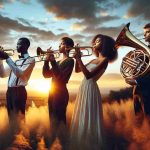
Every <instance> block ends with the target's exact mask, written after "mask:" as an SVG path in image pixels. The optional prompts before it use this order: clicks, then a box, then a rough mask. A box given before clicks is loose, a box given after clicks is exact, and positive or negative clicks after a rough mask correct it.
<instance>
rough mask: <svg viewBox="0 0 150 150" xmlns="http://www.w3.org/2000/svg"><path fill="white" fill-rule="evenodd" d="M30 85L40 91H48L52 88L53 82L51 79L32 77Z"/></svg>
mask: <svg viewBox="0 0 150 150" xmlns="http://www.w3.org/2000/svg"><path fill="white" fill-rule="evenodd" d="M29 86H30V87H31V89H32V90H35V91H37V92H40V93H44V94H46V93H48V92H49V89H50V88H51V82H49V80H45V79H44V80H42V79H41V80H40V79H32V80H30V81H29Z"/></svg>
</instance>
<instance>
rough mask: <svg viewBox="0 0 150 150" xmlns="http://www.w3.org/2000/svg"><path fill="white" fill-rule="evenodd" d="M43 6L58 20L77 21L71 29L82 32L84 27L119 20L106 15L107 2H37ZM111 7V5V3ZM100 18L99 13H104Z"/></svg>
mask: <svg viewBox="0 0 150 150" xmlns="http://www.w3.org/2000/svg"><path fill="white" fill-rule="evenodd" d="M39 2H40V3H42V4H43V5H44V7H45V8H46V10H47V11H48V12H50V13H53V14H55V17H56V18H59V19H66V20H68V19H79V20H80V22H79V21H78V22H76V23H75V24H74V25H73V26H72V29H77V30H79V29H80V30H82V29H83V28H85V27H86V26H96V25H99V24H102V23H104V22H107V21H112V20H115V19H119V17H118V16H110V15H106V13H107V11H106V10H108V8H107V7H108V5H109V4H110V3H111V2H109V1H108V0H105V1H104V0H88V1H86V0H82V1H80V2H78V1H76V0H71V1H65V0H51V1H48V0H43V1H39ZM111 6H113V4H112V3H111ZM104 11H105V15H103V14H102V16H100V12H104Z"/></svg>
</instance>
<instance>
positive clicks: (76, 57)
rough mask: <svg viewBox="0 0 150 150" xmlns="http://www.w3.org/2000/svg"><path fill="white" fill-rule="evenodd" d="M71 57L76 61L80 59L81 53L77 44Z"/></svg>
mask: <svg viewBox="0 0 150 150" xmlns="http://www.w3.org/2000/svg"><path fill="white" fill-rule="evenodd" d="M73 57H74V58H75V59H76V60H78V59H81V52H80V48H79V44H77V45H76V46H75V53H74V55H73Z"/></svg>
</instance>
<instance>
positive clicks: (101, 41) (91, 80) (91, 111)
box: [71, 34, 117, 150]
mask: <svg viewBox="0 0 150 150" xmlns="http://www.w3.org/2000/svg"><path fill="white" fill-rule="evenodd" d="M92 44H93V53H94V54H95V55H96V59H94V60H92V61H90V62H89V63H88V64H87V65H84V64H83V62H82V60H81V56H80V52H79V50H78V52H76V54H75V55H74V57H75V59H76V68H75V70H76V72H80V71H82V73H83V74H84V76H85V77H84V79H83V81H82V83H81V85H80V88H79V91H78V94H77V98H76V102H75V108H74V113H73V116H72V121H71V149H72V150H73V149H78V150H79V149H82V150H87V149H88V150H101V149H102V147H103V136H102V135H103V134H102V132H103V131H102V126H103V113H102V99H101V94H100V91H99V88H98V85H97V83H96V81H97V80H98V79H99V78H100V77H101V76H102V75H103V73H104V72H105V70H106V68H107V66H108V63H109V62H112V61H114V60H115V59H116V58H117V51H116V49H115V48H114V44H115V41H114V39H113V38H111V37H109V36H106V35H102V34H98V35H96V36H95V37H94V38H93V41H92Z"/></svg>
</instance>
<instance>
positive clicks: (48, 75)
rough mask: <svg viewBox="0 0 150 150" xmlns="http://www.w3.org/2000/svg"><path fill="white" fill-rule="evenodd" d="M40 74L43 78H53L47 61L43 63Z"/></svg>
mask: <svg viewBox="0 0 150 150" xmlns="http://www.w3.org/2000/svg"><path fill="white" fill-rule="evenodd" d="M42 74H43V76H44V78H51V77H52V76H53V71H52V69H50V67H49V61H45V62H44V66H43V71H42Z"/></svg>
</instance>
